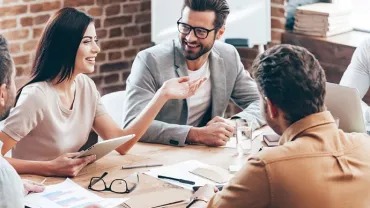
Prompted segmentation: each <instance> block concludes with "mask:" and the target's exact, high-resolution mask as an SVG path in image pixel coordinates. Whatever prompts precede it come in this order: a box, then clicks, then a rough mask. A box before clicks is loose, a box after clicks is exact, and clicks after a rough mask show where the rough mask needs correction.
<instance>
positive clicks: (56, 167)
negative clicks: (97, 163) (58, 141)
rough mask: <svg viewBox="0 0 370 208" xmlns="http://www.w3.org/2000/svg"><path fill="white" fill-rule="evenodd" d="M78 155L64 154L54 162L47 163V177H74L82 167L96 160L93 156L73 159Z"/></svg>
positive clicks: (77, 153)
mask: <svg viewBox="0 0 370 208" xmlns="http://www.w3.org/2000/svg"><path fill="white" fill-rule="evenodd" d="M78 155H80V153H79V152H76V153H66V154H63V155H61V156H59V157H58V158H56V159H54V160H51V161H49V163H50V164H49V168H50V173H49V175H50V176H69V177H75V176H77V174H78V173H79V172H80V171H81V169H82V168H83V167H85V166H86V165H87V164H89V163H91V162H93V161H94V160H95V159H96V156H95V155H90V156H86V157H82V158H74V157H76V156H78Z"/></svg>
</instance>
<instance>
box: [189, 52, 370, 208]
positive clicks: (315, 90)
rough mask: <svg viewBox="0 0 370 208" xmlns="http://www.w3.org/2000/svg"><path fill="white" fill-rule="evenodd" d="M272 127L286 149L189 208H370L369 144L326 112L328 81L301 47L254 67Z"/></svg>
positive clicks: (203, 192)
mask: <svg viewBox="0 0 370 208" xmlns="http://www.w3.org/2000/svg"><path fill="white" fill-rule="evenodd" d="M252 68H253V71H254V77H255V80H256V82H257V85H258V89H259V92H260V102H261V105H262V106H263V108H262V109H263V113H264V117H265V118H266V121H267V124H268V125H269V126H270V127H271V128H272V129H273V130H274V131H275V132H276V133H277V134H279V135H281V138H280V142H279V146H277V147H274V148H270V149H266V150H262V151H260V152H259V153H258V154H256V155H252V156H250V157H249V159H248V160H247V162H246V164H245V165H244V167H243V168H242V169H241V170H240V171H239V172H238V173H237V174H236V175H235V176H234V178H233V179H232V180H231V181H230V182H229V184H228V185H226V186H225V187H224V189H223V190H222V191H220V192H218V193H216V194H215V193H214V187H212V186H209V185H207V186H205V187H202V188H201V189H199V190H198V192H196V193H195V194H194V196H193V198H194V200H193V201H192V205H190V206H189V207H213V208H226V207H227V208H229V207H232V208H238V207H248V208H252V207H271V208H272V207H274V208H278V207H281V208H287V207H300V208H311V207H315V208H318V207H322V208H337V207H342V208H354V207H356V208H368V207H370V151H369V149H370V137H369V136H367V135H366V134H361V133H344V132H343V131H342V130H340V129H338V128H337V126H336V124H335V121H334V119H333V116H332V115H331V114H330V112H328V111H326V110H325V106H324V97H325V82H326V78H325V73H324V70H323V69H322V67H321V66H320V64H319V62H318V61H317V60H316V58H315V57H314V56H313V55H312V54H311V53H310V52H308V51H307V50H306V49H304V48H302V47H298V46H291V45H279V46H275V47H272V48H270V49H268V50H267V51H266V52H265V53H263V54H262V55H260V56H259V57H257V58H256V60H255V61H254V63H253V66H252Z"/></svg>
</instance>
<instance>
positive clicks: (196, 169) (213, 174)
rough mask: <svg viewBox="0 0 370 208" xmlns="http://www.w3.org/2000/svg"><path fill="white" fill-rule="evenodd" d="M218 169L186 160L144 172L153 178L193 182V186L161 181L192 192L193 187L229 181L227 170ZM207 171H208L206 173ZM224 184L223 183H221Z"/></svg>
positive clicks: (229, 175) (229, 176) (172, 181)
mask: <svg viewBox="0 0 370 208" xmlns="http://www.w3.org/2000/svg"><path fill="white" fill-rule="evenodd" d="M221 169H222V168H220V167H215V166H211V165H208V164H205V163H202V162H199V161H197V160H188V161H184V162H181V163H177V164H174V165H169V166H163V167H160V168H153V169H151V170H150V171H148V172H146V174H147V175H150V176H153V177H155V178H157V177H158V175H164V176H169V177H173V178H179V179H185V180H188V181H193V182H195V184H194V185H190V184H186V183H181V182H178V181H175V180H168V179H161V180H164V181H166V182H169V183H171V184H174V185H177V186H180V187H183V188H185V189H189V190H192V188H193V186H204V185H206V184H213V185H216V184H219V183H216V182H215V181H218V179H220V180H221V181H223V182H224V181H227V182H228V181H229V180H230V179H231V177H232V175H231V174H229V172H228V171H227V170H221ZM207 170H208V171H207ZM223 184H225V183H223Z"/></svg>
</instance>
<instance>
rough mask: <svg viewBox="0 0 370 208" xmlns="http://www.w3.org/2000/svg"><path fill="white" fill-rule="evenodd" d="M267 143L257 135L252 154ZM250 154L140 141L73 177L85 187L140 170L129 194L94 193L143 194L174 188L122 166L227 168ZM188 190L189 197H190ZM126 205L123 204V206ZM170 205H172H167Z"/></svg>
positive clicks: (108, 194) (56, 179)
mask: <svg viewBox="0 0 370 208" xmlns="http://www.w3.org/2000/svg"><path fill="white" fill-rule="evenodd" d="M263 131H264V132H271V129H269V128H268V127H264V128H263ZM262 145H264V142H263V141H262V135H260V136H258V137H256V138H255V139H254V141H253V150H252V154H253V153H255V152H258V150H259V149H260V147H261V146H262ZM247 157H248V155H242V156H240V155H238V154H237V150H236V149H233V148H225V147H206V146H200V145H188V146H186V147H173V146H168V145H160V144H148V143H141V142H140V143H137V144H135V146H134V147H133V148H132V149H131V150H130V152H129V154H127V155H123V156H122V155H119V154H118V153H117V152H115V151H114V152H112V153H110V154H109V155H107V156H105V157H103V158H102V159H100V160H98V161H96V162H95V163H93V164H90V165H88V166H87V167H85V168H84V169H82V170H81V172H80V173H79V175H78V176H77V177H74V178H73V179H72V180H73V181H74V182H76V183H78V184H79V185H81V186H82V187H84V188H86V189H87V187H88V185H89V182H90V179H91V177H99V176H101V175H102V174H103V172H108V175H107V176H106V177H105V178H104V180H105V181H106V182H108V183H109V182H110V181H112V180H114V179H117V178H125V177H127V176H129V175H130V174H133V173H134V172H140V175H139V177H140V182H139V185H138V186H137V187H136V189H135V190H134V191H133V192H132V193H129V194H115V193H112V192H108V191H107V192H94V193H95V194H97V195H100V196H102V197H110V198H116V197H128V198H132V197H135V196H136V197H139V196H140V195H142V194H145V193H148V192H153V191H160V190H163V189H165V188H168V187H175V188H180V187H177V186H174V185H172V184H169V183H167V182H164V181H162V180H159V179H157V178H153V177H151V176H148V175H145V174H142V172H146V171H148V170H149V169H150V168H136V169H128V170H122V169H121V166H123V165H134V164H146V163H162V164H163V165H172V164H175V163H179V162H183V161H186V160H198V161H201V162H203V163H206V164H210V165H216V166H219V167H222V168H224V169H228V168H229V166H230V165H238V164H239V165H240V164H243V163H244V161H245V159H246V158H247ZM21 177H22V178H24V179H30V180H33V181H38V182H40V181H42V180H43V179H44V178H45V177H43V176H36V175H22V176H21ZM64 180H65V178H61V177H48V178H47V181H46V182H45V184H46V185H51V184H55V183H60V182H62V181H64ZM180 189H181V188H180ZM191 194H192V193H191V191H189V195H188V196H189V198H190V196H191ZM120 207H123V206H120ZM167 207H169V206H167ZM171 207H185V204H184V203H183V204H177V205H172V206H171Z"/></svg>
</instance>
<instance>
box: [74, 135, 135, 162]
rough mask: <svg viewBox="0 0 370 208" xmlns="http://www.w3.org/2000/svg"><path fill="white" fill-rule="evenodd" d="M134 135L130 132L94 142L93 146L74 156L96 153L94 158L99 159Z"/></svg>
mask: <svg viewBox="0 0 370 208" xmlns="http://www.w3.org/2000/svg"><path fill="white" fill-rule="evenodd" d="M134 137H135V134H130V135H127V136H123V137H118V138H114V139H109V140H105V141H102V142H99V143H96V144H94V145H93V146H91V147H89V148H88V149H87V150H84V151H81V154H80V155H78V156H76V157H74V158H80V157H86V156H89V155H96V160H99V159H100V158H102V157H104V156H105V155H106V154H108V153H110V152H111V151H113V150H115V149H116V148H117V147H119V146H121V145H123V144H124V143H126V142H127V141H129V140H130V139H132V138H134ZM96 160H95V161H96Z"/></svg>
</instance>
